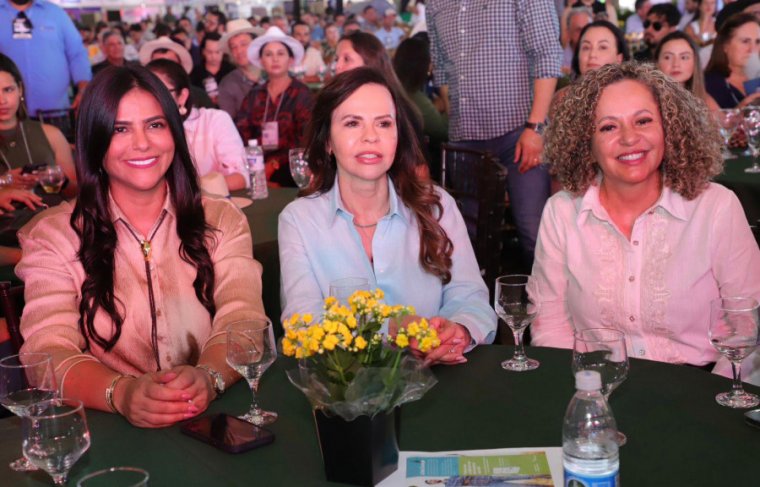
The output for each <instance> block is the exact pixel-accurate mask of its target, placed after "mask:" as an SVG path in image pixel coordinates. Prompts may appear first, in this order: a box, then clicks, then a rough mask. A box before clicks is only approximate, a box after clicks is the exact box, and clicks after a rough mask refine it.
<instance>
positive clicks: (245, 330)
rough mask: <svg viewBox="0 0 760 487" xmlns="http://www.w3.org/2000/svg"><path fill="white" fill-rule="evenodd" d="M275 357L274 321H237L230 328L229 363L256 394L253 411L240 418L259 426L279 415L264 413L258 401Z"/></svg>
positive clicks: (275, 418) (228, 333)
mask: <svg viewBox="0 0 760 487" xmlns="http://www.w3.org/2000/svg"><path fill="white" fill-rule="evenodd" d="M276 358H277V348H276V345H275V341H274V332H273V330H272V322H271V321H269V320H268V319H254V320H244V321H238V322H235V323H232V324H231V325H230V326H229V328H228V329H227V364H228V365H229V366H230V367H232V368H233V369H235V371H237V373H239V374H240V375H242V376H243V377H244V378H245V380H247V381H248V385H249V386H250V388H251V394H252V395H253V401H252V402H251V408H250V410H249V411H248V412H247V413H246V414H244V415H242V416H238V417H239V418H240V419H242V420H244V421H248V422H249V423H252V424H255V425H256V426H262V425H265V424H270V423H273V422H274V421H275V420H277V413H275V412H272V411H264V410H263V409H261V408H260V407H259V404H258V401H257V400H256V393H257V391H258V389H259V380H260V379H261V376H262V375H264V372H265V371H266V370H267V369H268V368H269V366H270V365H272V363H273V362H274V360H275V359H276Z"/></svg>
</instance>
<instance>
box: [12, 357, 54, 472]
mask: <svg viewBox="0 0 760 487" xmlns="http://www.w3.org/2000/svg"><path fill="white" fill-rule="evenodd" d="M57 394H58V388H57V386H56V380H55V374H54V373H53V364H52V359H51V358H50V354H47V353H21V354H18V355H11V356H10V357H6V358H4V359H2V360H0V404H2V405H3V406H5V408H6V409H8V410H9V411H10V412H12V413H13V414H15V415H16V416H22V415H23V414H24V410H25V408H26V407H27V406H30V405H31V404H33V403H35V402H39V401H45V400H48V399H53V398H54V397H56V395H57ZM10 467H11V470H15V471H16V472H28V471H32V470H37V467H35V466H34V465H32V464H31V463H29V461H27V459H26V458H23V457H22V458H19V459H18V460H15V461H13V462H11V464H10Z"/></svg>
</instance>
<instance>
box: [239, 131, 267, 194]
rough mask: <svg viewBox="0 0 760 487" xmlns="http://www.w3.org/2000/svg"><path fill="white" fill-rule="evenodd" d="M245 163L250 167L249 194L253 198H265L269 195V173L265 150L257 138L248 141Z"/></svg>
mask: <svg viewBox="0 0 760 487" xmlns="http://www.w3.org/2000/svg"><path fill="white" fill-rule="evenodd" d="M245 165H246V166H247V168H248V178H249V181H250V183H251V184H250V188H249V194H250V196H251V199H252V200H263V199H264V198H266V197H267V196H269V190H268V189H267V174H266V170H265V169H264V151H262V150H261V147H259V142H258V141H257V140H256V139H251V140H249V141H248V147H246V148H245Z"/></svg>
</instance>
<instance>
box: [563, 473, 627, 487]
mask: <svg viewBox="0 0 760 487" xmlns="http://www.w3.org/2000/svg"><path fill="white" fill-rule="evenodd" d="M619 485H620V478H619V476H618V472H617V470H616V471H615V472H612V473H610V474H608V475H584V474H579V473H574V472H571V471H569V470H568V469H565V487H617V486H619Z"/></svg>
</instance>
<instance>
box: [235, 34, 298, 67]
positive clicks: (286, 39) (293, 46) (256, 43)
mask: <svg viewBox="0 0 760 487" xmlns="http://www.w3.org/2000/svg"><path fill="white" fill-rule="evenodd" d="M270 42H281V43H283V44H284V45H286V46H288V47H289V48H290V50H291V52H292V53H293V62H294V63H295V65H296V66H299V65H300V64H301V61H302V60H303V46H302V45H301V43H300V42H298V41H297V40H295V39H294V38H292V37H290V36H289V35H285V33H284V32H283V31H281V30H280V28H279V27H275V26H272V27H270V28H268V29H267V31H266V33H265V34H264V35H263V36H261V37H257V38H256V39H254V40H253V42H251V45H250V46H248V59H249V60H250V61H251V64H253V65H254V66H256V67H259V68H260V67H261V60H260V59H259V53H260V51H261V48H263V47H264V46H265V45H266V44H269V43H270Z"/></svg>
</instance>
